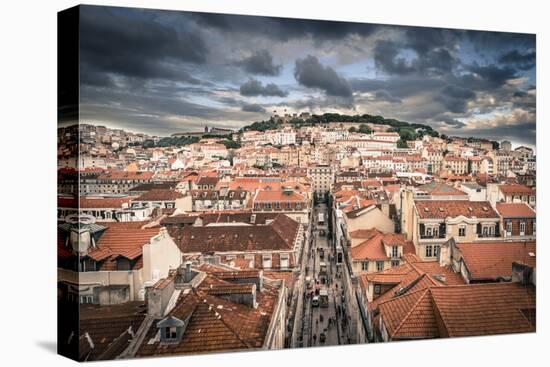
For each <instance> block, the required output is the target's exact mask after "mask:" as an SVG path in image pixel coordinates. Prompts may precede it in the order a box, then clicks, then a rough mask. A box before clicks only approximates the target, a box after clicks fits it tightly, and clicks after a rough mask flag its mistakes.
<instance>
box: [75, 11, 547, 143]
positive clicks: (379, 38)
mask: <svg viewBox="0 0 550 367" xmlns="http://www.w3.org/2000/svg"><path fill="white" fill-rule="evenodd" d="M80 24H81V30H80V31H81V43H80V62H81V64H80V83H81V89H80V102H81V105H80V108H81V110H80V116H81V121H83V122H90V123H95V124H105V125H107V126H110V127H119V128H124V129H127V130H130V131H136V132H146V133H150V134H158V135H169V134H171V133H174V132H177V131H189V130H197V129H202V128H203V127H204V125H205V124H208V125H209V126H218V127H230V128H239V127H241V126H243V125H246V124H249V123H251V122H253V121H258V120H262V119H266V118H268V117H269V116H270V115H271V114H273V112H274V111H277V113H279V114H281V113H284V111H285V110H286V111H287V112H290V113H293V112H303V111H307V112H311V113H324V112H339V113H346V114H363V113H369V114H380V115H382V116H384V117H388V118H397V119H401V120H404V121H408V122H417V123H425V124H429V125H431V126H433V127H434V128H436V129H437V130H438V131H440V132H442V133H445V134H449V135H459V136H477V137H486V138H490V139H497V140H503V139H508V140H511V141H512V142H514V143H516V144H528V145H531V146H534V144H535V120H536V118H535V94H536V84H535V83H536V77H535V58H536V57H535V56H536V53H535V36H534V35H527V34H517V33H498V32H481V31H463V30H449V29H435V28H419V27H405V26H403V27H401V26H384V25H372V24H359V23H342V22H327V21H312V20H297V19H283V18H269V17H250V16H238V15H220V14H206V13H187V12H171V11H152V10H142V9H126V8H103V7H92V6H83V7H81V21H80Z"/></svg>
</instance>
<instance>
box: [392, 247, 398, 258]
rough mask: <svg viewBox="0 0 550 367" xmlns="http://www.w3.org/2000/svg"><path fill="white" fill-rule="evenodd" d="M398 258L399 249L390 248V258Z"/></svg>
mask: <svg viewBox="0 0 550 367" xmlns="http://www.w3.org/2000/svg"><path fill="white" fill-rule="evenodd" d="M398 256H399V247H397V246H392V247H391V257H398Z"/></svg>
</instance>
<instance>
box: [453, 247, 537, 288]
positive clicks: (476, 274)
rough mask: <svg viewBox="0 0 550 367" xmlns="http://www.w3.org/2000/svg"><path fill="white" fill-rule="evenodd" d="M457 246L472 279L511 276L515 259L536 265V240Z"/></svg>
mask: <svg viewBox="0 0 550 367" xmlns="http://www.w3.org/2000/svg"><path fill="white" fill-rule="evenodd" d="M457 248H458V249H459V251H460V254H461V255H462V259H463V261H464V264H465V265H466V267H467V269H468V271H469V273H470V278H471V279H472V280H495V279H498V278H499V277H510V276H512V263H513V262H514V261H518V262H522V263H524V264H527V265H529V266H532V267H535V266H536V243H535V242H534V241H529V242H528V241H524V242H503V241H501V242H489V243H485V242H479V243H459V244H457ZM530 254H533V255H535V256H531V255H530Z"/></svg>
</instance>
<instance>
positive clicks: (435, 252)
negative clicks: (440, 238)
mask: <svg viewBox="0 0 550 367" xmlns="http://www.w3.org/2000/svg"><path fill="white" fill-rule="evenodd" d="M440 250H441V246H439V245H435V246H434V256H435V257H437V256H439V251H440Z"/></svg>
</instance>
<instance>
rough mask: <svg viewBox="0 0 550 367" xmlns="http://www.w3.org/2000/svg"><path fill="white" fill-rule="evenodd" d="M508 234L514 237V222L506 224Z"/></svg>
mask: <svg viewBox="0 0 550 367" xmlns="http://www.w3.org/2000/svg"><path fill="white" fill-rule="evenodd" d="M506 234H507V235H508V236H511V235H512V222H506Z"/></svg>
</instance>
